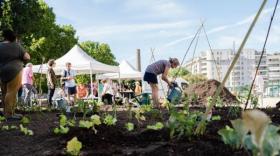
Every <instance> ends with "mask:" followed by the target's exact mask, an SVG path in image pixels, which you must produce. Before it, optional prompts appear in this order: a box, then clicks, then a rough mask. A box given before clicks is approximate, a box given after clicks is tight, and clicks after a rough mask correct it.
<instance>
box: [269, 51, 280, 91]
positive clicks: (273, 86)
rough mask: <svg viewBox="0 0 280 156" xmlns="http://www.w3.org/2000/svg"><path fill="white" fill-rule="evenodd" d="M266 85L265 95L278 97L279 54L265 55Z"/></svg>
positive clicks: (279, 87) (279, 82) (279, 85)
mask: <svg viewBox="0 0 280 156" xmlns="http://www.w3.org/2000/svg"><path fill="white" fill-rule="evenodd" d="M267 69H268V70H267V71H268V74H267V75H268V83H267V87H266V93H267V94H268V95H269V96H280V53H274V54H269V55H267Z"/></svg>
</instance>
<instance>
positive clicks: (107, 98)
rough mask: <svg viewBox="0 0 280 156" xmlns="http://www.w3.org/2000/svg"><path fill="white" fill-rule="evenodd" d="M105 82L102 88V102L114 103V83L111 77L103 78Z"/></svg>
mask: <svg viewBox="0 0 280 156" xmlns="http://www.w3.org/2000/svg"><path fill="white" fill-rule="evenodd" d="M102 83H103V85H104V86H103V90H102V94H101V95H102V102H104V103H105V104H109V105H111V104H113V95H114V90H113V86H112V83H111V81H110V80H109V79H105V80H102Z"/></svg>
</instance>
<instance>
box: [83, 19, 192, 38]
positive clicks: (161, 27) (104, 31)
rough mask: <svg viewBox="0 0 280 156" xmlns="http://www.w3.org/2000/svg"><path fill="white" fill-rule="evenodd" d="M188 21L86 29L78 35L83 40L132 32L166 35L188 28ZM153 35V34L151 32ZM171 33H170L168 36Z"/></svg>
mask: <svg viewBox="0 0 280 156" xmlns="http://www.w3.org/2000/svg"><path fill="white" fill-rule="evenodd" d="M190 25H191V23H190V21H177V22H165V23H163V22H160V23H144V24H120V25H111V26H105V27H95V26H93V27H88V28H84V29H80V30H78V34H79V35H80V36H82V37H85V38H90V37H95V38H96V37H97V38H98V37H113V36H114V35H116V34H123V35H124V34H127V33H132V32H149V31H158V32H160V33H164V34H166V35H167V34H168V33H167V30H168V29H183V28H187V27H188V26H190ZM152 33H154V32H152ZM172 33H173V32H172V31H170V32H169V34H172Z"/></svg>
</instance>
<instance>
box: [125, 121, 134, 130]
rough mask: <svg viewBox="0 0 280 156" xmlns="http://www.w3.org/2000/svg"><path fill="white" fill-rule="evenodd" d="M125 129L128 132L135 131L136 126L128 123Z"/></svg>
mask: <svg viewBox="0 0 280 156" xmlns="http://www.w3.org/2000/svg"><path fill="white" fill-rule="evenodd" d="M125 128H126V129H127V130H128V131H133V130H134V124H133V123H131V122H128V123H126V124H125Z"/></svg>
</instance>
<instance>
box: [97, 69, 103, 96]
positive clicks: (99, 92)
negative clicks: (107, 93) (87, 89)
mask: <svg viewBox="0 0 280 156" xmlns="http://www.w3.org/2000/svg"><path fill="white" fill-rule="evenodd" d="M98 75H99V74H96V77H98ZM99 80H101V79H98V80H97V94H98V101H101V93H102V90H101V91H100V90H99V88H100V87H99V86H100V83H99Z"/></svg>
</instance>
